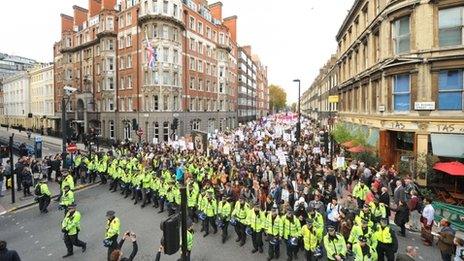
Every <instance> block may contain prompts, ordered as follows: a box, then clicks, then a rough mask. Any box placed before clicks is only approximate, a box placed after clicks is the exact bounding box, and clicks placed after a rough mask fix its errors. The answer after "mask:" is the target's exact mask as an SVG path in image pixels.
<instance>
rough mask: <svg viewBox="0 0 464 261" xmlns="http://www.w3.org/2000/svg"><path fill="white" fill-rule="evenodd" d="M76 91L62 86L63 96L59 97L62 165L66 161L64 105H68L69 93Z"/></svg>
mask: <svg viewBox="0 0 464 261" xmlns="http://www.w3.org/2000/svg"><path fill="white" fill-rule="evenodd" d="M75 91H77V89H76V88H74V87H71V86H68V85H66V86H64V87H63V97H62V98H61V137H62V155H61V158H62V166H63V168H64V167H65V161H66V140H67V137H66V136H67V134H66V107H67V106H68V103H69V101H70V100H71V99H70V96H71V94H73V93H74V92H75Z"/></svg>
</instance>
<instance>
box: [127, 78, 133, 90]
mask: <svg viewBox="0 0 464 261" xmlns="http://www.w3.org/2000/svg"><path fill="white" fill-rule="evenodd" d="M127 89H132V76H127Z"/></svg>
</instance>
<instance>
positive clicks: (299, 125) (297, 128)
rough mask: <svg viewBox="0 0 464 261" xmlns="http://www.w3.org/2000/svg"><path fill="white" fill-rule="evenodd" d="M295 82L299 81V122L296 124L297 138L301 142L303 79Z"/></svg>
mask: <svg viewBox="0 0 464 261" xmlns="http://www.w3.org/2000/svg"><path fill="white" fill-rule="evenodd" d="M293 82H298V123H297V124H296V140H297V142H298V143H300V138H301V110H300V108H301V106H300V104H301V81H300V79H295V80H293Z"/></svg>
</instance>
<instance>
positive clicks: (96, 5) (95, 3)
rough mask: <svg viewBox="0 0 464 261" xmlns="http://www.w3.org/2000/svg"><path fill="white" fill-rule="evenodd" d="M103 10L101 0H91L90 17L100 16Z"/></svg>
mask: <svg viewBox="0 0 464 261" xmlns="http://www.w3.org/2000/svg"><path fill="white" fill-rule="evenodd" d="M100 9H101V0H89V11H90V12H89V16H90V17H93V16H94V15H96V14H98V12H100Z"/></svg>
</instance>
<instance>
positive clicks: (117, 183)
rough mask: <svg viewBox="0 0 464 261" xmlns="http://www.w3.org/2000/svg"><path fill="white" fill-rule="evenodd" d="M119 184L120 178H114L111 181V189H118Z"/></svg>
mask: <svg viewBox="0 0 464 261" xmlns="http://www.w3.org/2000/svg"><path fill="white" fill-rule="evenodd" d="M118 185H119V182H118V179H117V178H115V179H113V180H112V181H111V182H110V190H111V191H116V190H118Z"/></svg>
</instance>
